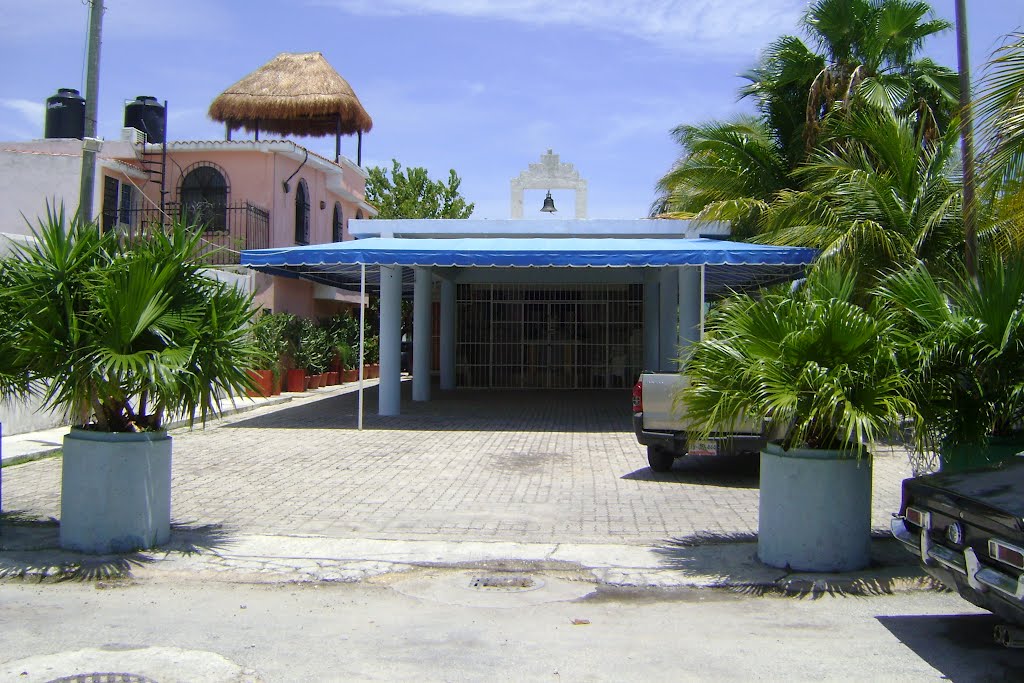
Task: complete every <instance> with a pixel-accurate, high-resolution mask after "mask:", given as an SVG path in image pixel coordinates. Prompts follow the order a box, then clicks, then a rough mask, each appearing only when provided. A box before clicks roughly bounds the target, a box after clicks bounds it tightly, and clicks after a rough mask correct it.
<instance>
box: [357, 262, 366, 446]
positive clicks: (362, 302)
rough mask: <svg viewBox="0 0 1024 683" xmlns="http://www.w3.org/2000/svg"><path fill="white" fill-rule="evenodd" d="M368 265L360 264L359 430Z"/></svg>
mask: <svg viewBox="0 0 1024 683" xmlns="http://www.w3.org/2000/svg"><path fill="white" fill-rule="evenodd" d="M365 330H366V264H365V263H360V264H359V429H360V430H361V429H362V428H363V359H364V357H365V353H366V342H365V339H364V337H365Z"/></svg>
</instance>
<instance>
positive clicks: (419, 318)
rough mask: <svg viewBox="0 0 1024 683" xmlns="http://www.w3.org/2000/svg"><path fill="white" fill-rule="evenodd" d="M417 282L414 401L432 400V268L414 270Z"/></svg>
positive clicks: (414, 294)
mask: <svg viewBox="0 0 1024 683" xmlns="http://www.w3.org/2000/svg"><path fill="white" fill-rule="evenodd" d="M413 272H414V273H415V276H416V280H415V284H414V289H413V301H412V400H414V401H429V400H430V370H431V368H430V360H431V359H430V337H431V332H432V331H433V330H432V329H431V324H430V323H431V320H430V318H431V315H430V314H431V310H430V308H431V306H430V304H431V295H432V287H433V281H432V279H431V271H430V268H425V267H422V266H416V267H415V268H413Z"/></svg>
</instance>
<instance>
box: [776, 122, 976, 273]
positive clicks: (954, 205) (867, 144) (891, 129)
mask: <svg viewBox="0 0 1024 683" xmlns="http://www.w3.org/2000/svg"><path fill="white" fill-rule="evenodd" d="M922 138H923V134H922V132H921V130H920V129H919V128H917V127H915V126H914V125H913V124H912V122H910V121H909V120H907V119H905V118H898V117H893V116H891V115H889V114H886V113H883V112H880V111H878V110H877V109H874V108H871V107H859V108H857V109H856V110H854V111H853V112H851V113H850V114H849V115H847V116H838V117H835V118H833V119H831V120H830V125H829V129H828V130H827V135H826V138H825V139H824V140H823V144H822V146H821V147H819V148H818V149H817V151H815V153H814V154H813V155H812V156H811V158H810V160H809V161H808V163H807V165H806V166H804V167H802V168H801V169H799V170H798V171H796V172H795V174H794V175H795V176H796V178H797V179H798V180H799V182H800V184H801V189H799V190H788V191H783V192H781V193H780V194H779V195H778V197H777V199H776V201H775V202H774V203H773V204H772V205H771V207H770V208H769V209H768V210H767V211H766V212H765V214H764V216H763V222H762V234H761V238H762V239H764V240H765V241H767V242H769V243H772V244H788V245H793V246H806V247H814V248H817V249H820V250H821V252H822V253H821V261H823V262H828V261H835V260H839V261H847V260H850V261H853V262H855V263H856V264H857V266H858V268H859V271H860V273H861V277H862V279H863V280H864V281H866V282H869V283H870V282H871V281H873V280H874V279H876V278H877V276H878V275H879V274H880V273H882V272H885V271H887V270H891V269H893V268H896V267H899V266H900V265H902V264H904V263H908V262H913V261H915V260H917V259H923V260H924V261H926V262H928V263H929V264H931V265H932V266H933V267H935V268H939V269H943V268H948V267H950V264H951V263H955V262H956V260H957V259H958V258H959V253H960V245H962V244H963V234H962V216H961V188H960V185H959V184H958V182H957V180H958V179H957V176H956V174H957V164H956V161H957V157H956V143H957V137H956V131H955V129H952V128H951V129H949V130H947V131H946V133H945V134H943V135H942V136H941V137H939V138H938V139H936V140H935V141H933V142H928V141H925V140H923V139H922Z"/></svg>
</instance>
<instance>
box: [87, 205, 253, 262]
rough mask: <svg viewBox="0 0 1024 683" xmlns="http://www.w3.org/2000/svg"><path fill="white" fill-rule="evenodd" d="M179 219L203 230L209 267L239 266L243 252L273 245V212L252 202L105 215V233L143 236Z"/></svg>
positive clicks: (180, 206) (204, 251)
mask: <svg viewBox="0 0 1024 683" xmlns="http://www.w3.org/2000/svg"><path fill="white" fill-rule="evenodd" d="M178 219H181V220H184V221H185V222H187V223H189V224H190V225H194V226H196V228H197V229H199V230H202V231H203V245H204V248H203V252H202V256H203V260H204V261H206V262H207V263H209V264H210V265H236V264H238V263H239V261H240V260H241V259H240V257H241V251H242V250H243V249H266V248H268V247H269V246H270V212H269V211H267V210H266V209H262V208H260V207H258V206H256V205H255V204H250V203H249V202H242V203H240V204H236V205H233V206H215V205H210V204H189V205H184V206H183V205H181V204H179V203H178V202H172V203H169V204H167V205H166V206H165V208H164V211H163V213H161V212H160V210H159V209H156V208H145V209H129V210H118V211H116V212H114V213H113V214H110V213H107V212H104V214H103V226H104V230H118V231H121V232H124V233H126V234H128V235H131V236H133V237H141V236H145V235H146V234H147V233H149V232H150V231H151V230H153V229H154V228H163V227H166V226H168V225H170V224H171V223H172V222H173V221H175V220H178Z"/></svg>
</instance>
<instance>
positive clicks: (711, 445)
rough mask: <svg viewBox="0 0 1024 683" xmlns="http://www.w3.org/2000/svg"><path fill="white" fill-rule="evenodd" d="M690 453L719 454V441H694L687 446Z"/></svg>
mask: <svg viewBox="0 0 1024 683" xmlns="http://www.w3.org/2000/svg"><path fill="white" fill-rule="evenodd" d="M686 452H687V453H689V454H690V455H718V443H717V442H715V441H694V442H692V443H690V444H689V445H688V446H687V449H686Z"/></svg>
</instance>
